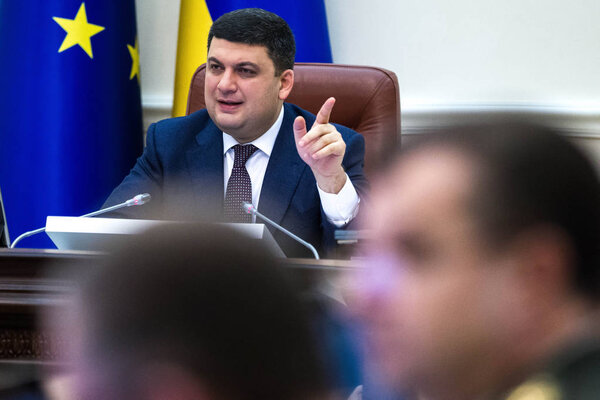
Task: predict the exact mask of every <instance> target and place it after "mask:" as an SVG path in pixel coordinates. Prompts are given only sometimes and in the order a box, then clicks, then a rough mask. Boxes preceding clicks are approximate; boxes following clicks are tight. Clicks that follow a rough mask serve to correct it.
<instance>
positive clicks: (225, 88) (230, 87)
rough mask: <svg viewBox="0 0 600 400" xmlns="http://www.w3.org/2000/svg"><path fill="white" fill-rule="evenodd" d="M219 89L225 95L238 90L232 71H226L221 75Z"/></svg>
mask: <svg viewBox="0 0 600 400" xmlns="http://www.w3.org/2000/svg"><path fill="white" fill-rule="evenodd" d="M217 88H218V89H219V90H220V91H221V92H224V93H227V92H234V91H235V90H236V89H237V83H236V77H235V73H234V72H233V71H232V70H229V69H226V70H225V72H223V75H221V79H220V80H219V84H218V85H217Z"/></svg>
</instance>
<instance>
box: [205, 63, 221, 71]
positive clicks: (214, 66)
mask: <svg viewBox="0 0 600 400" xmlns="http://www.w3.org/2000/svg"><path fill="white" fill-rule="evenodd" d="M208 68H210V70H211V71H220V70H221V69H223V67H221V66H220V65H217V64H210V65H209V66H208Z"/></svg>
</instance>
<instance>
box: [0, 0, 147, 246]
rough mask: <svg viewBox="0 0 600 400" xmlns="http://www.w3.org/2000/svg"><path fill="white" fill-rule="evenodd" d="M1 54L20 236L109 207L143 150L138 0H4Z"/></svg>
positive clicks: (0, 123)
mask: <svg viewBox="0 0 600 400" xmlns="http://www.w3.org/2000/svg"><path fill="white" fill-rule="evenodd" d="M0 54H1V57H2V62H1V63H0V93H1V97H0V187H1V188H2V194H3V197H4V205H5V209H6V218H7V222H8V225H9V231H10V233H11V237H12V238H16V237H17V236H18V235H20V234H21V233H23V232H24V231H27V230H31V229H35V228H38V227H41V226H44V225H45V222H46V216H47V215H67V216H76V215H81V214H84V213H87V212H90V211H93V210H95V209H97V208H99V207H100V206H101V205H102V203H103V201H104V200H105V199H106V197H107V196H108V195H109V194H110V192H111V190H112V189H113V188H114V187H115V186H116V185H117V184H118V183H119V182H120V181H121V180H122V179H123V176H125V175H126V174H127V172H128V171H129V169H130V167H131V166H132V165H133V164H134V162H135V159H136V157H137V156H139V155H140V154H141V152H142V145H143V142H142V141H143V132H142V112H141V100H140V69H139V46H138V40H137V32H136V21H135V3H134V0H119V1H106V0H86V1H85V2H84V1H82V0H44V1H39V0H19V1H13V0H9V1H2V0H0ZM21 243H22V245H23V247H41V248H44V247H53V246H52V244H51V242H50V240H49V239H48V238H47V237H46V235H38V236H37V237H32V238H28V239H25V240H23V242H21Z"/></svg>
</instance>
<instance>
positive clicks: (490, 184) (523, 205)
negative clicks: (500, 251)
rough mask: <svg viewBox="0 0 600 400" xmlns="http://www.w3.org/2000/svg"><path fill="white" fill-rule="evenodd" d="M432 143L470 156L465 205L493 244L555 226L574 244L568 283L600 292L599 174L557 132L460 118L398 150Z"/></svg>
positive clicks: (597, 295)
mask: <svg viewBox="0 0 600 400" xmlns="http://www.w3.org/2000/svg"><path fill="white" fill-rule="evenodd" d="M431 147H435V148H440V149H448V150H450V151H453V150H454V151H458V152H459V153H460V154H464V155H466V156H467V158H468V159H469V160H471V161H473V163H474V165H475V168H476V169H477V170H476V174H475V180H476V182H475V184H474V186H473V191H472V194H471V199H470V203H468V207H470V210H471V212H472V214H473V215H474V218H475V220H476V221H477V223H478V224H479V227H480V230H481V234H482V235H483V237H486V238H487V239H488V242H489V243H490V244H491V245H492V246H496V247H500V246H502V245H505V244H508V243H510V241H511V239H514V238H515V237H516V236H517V235H518V234H519V233H522V232H524V231H526V230H528V229H530V228H536V227H544V226H547V227H551V228H554V229H558V230H559V231H561V232H562V234H564V235H565V237H566V238H567V240H569V241H570V245H571V247H572V249H573V252H574V257H575V260H574V261H575V266H574V271H573V274H572V278H573V283H574V286H575V287H576V288H577V289H578V290H579V291H580V292H581V293H583V294H585V295H587V296H588V297H589V298H592V299H595V300H600V182H599V180H598V176H597V174H596V171H595V170H594V167H593V165H592V164H591V162H590V161H589V160H588V159H587V158H586V157H585V156H584V155H583V154H582V152H581V151H580V150H578V149H577V148H576V147H575V146H574V145H573V144H572V143H571V142H569V141H568V140H567V139H566V138H565V137H564V135H563V134H561V133H560V132H557V131H554V130H553V129H550V128H546V127H542V126H534V125H529V124H524V123H518V122H505V123H501V124H496V125H479V126H463V127H457V128H453V129H449V130H447V131H444V132H438V133H434V134H431V135H424V136H423V137H421V138H420V139H417V140H416V141H415V142H414V143H413V144H412V145H411V146H407V148H406V150H405V151H404V152H413V151H418V149H423V148H425V149H427V148H431Z"/></svg>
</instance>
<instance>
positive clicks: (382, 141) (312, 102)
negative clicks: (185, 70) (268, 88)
mask: <svg viewBox="0 0 600 400" xmlns="http://www.w3.org/2000/svg"><path fill="white" fill-rule="evenodd" d="M205 72H206V64H202V65H201V66H200V67H198V69H197V70H196V72H195V73H194V76H193V77H192V82H191V85H190V92H189V96H188V105H187V114H191V113H193V112H195V111H197V110H200V109H202V108H204V107H205V105H206V103H205V101H204V75H205ZM331 96H333V97H335V98H336V103H335V106H334V108H333V112H332V114H331V122H335V123H338V124H341V125H344V126H347V127H348V128H351V129H354V130H355V131H357V132H359V133H361V134H362V135H363V136H364V138H365V147H366V149H365V173H366V174H367V176H372V174H373V172H374V171H375V170H376V169H377V167H378V166H379V165H380V164H381V162H382V161H384V160H385V159H386V158H387V157H388V156H389V155H390V154H391V153H393V151H394V149H395V148H396V147H397V146H398V145H399V143H400V93H399V89H398V79H397V78H396V74H394V73H393V72H392V71H388V70H385V69H383V68H375V67H365V66H356V65H340V64H317V63H296V64H295V66H294V87H293V89H292V92H291V93H290V96H289V97H288V98H287V100H286V101H287V102H290V103H294V104H296V105H298V106H300V107H302V108H304V109H305V110H308V111H310V112H312V113H313V114H316V113H317V112H318V111H319V109H320V108H321V106H322V105H323V103H324V102H325V100H326V99H327V98H328V97H331Z"/></svg>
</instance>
